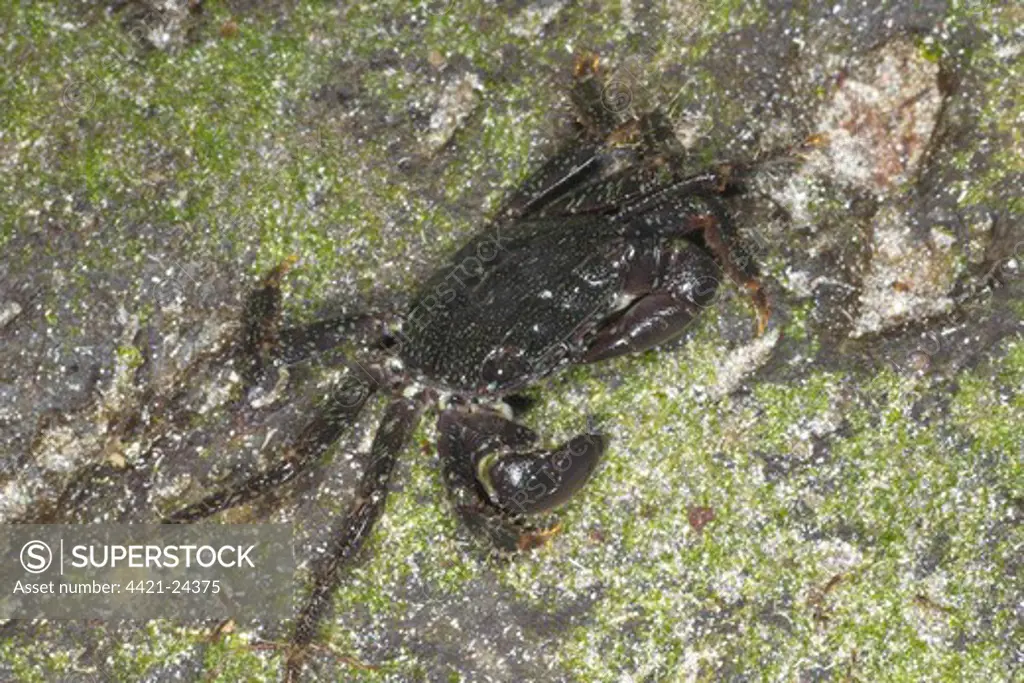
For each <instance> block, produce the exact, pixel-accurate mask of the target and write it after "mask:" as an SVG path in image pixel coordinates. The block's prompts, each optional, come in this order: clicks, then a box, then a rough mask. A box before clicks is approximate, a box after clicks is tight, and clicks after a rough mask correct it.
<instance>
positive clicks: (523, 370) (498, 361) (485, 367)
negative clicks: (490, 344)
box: [480, 346, 530, 386]
mask: <svg viewBox="0 0 1024 683" xmlns="http://www.w3.org/2000/svg"><path fill="white" fill-rule="evenodd" d="M529 374H530V362H529V361H528V360H527V359H526V354H525V352H524V351H523V350H522V349H520V348H519V347H517V346H503V347H501V348H497V349H494V350H493V351H491V352H490V353H489V354H488V355H487V358H485V359H484V362H483V363H482V364H481V365H480V378H481V379H482V380H483V381H485V382H487V383H488V384H497V385H499V386H500V385H503V384H508V383H509V382H511V381H513V380H516V379H519V378H521V377H526V376H528V375H529Z"/></svg>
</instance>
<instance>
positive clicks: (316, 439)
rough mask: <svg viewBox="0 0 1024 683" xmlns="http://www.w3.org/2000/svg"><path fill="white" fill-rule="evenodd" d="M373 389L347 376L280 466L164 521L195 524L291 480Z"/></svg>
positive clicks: (348, 424)
mask: <svg viewBox="0 0 1024 683" xmlns="http://www.w3.org/2000/svg"><path fill="white" fill-rule="evenodd" d="M376 388H377V384H376V383H375V382H372V381H370V382H367V381H361V380H358V379H356V378H355V377H354V376H353V375H350V376H349V377H348V378H347V381H346V382H345V383H344V384H343V385H342V386H341V387H340V388H339V389H337V390H336V391H335V392H334V393H333V394H331V396H330V397H329V398H328V399H327V402H326V405H325V407H324V409H323V410H322V411H321V412H320V414H319V415H317V416H316V417H315V418H313V420H311V421H310V422H309V424H307V425H306V427H305V428H304V429H303V430H302V433H301V434H299V437H298V438H297V439H296V441H295V443H294V444H292V445H291V446H290V447H289V448H288V451H287V453H286V454H285V457H284V458H283V459H282V460H281V461H280V462H279V463H277V464H276V465H274V466H273V467H271V468H269V469H267V470H265V471H263V472H259V473H258V474H255V475H253V476H252V477H249V479H247V480H246V481H244V482H242V484H241V485H239V486H237V487H235V488H225V489H221V490H219V491H217V492H215V493H212V494H210V495H209V496H207V497H206V498H204V499H203V500H201V501H199V502H197V503H193V504H192V505H189V506H187V507H184V508H182V509H180V510H177V511H176V512H172V513H171V514H170V515H168V516H167V517H165V518H164V522H165V523H168V524H187V523H190V522H195V521H198V520H200V519H204V518H206V517H209V516H210V515H214V514H216V513H218V512H220V511H221V510H227V509H228V508H232V507H236V506H238V505H243V504H245V503H248V502H249V501H251V500H253V499H255V498H258V497H259V496H261V495H263V494H264V493H266V492H268V491H271V490H273V489H274V488H276V487H278V486H280V485H282V484H285V483H287V482H289V481H291V480H292V479H294V478H295V477H297V476H298V475H300V474H301V473H302V472H304V471H306V470H307V469H308V468H309V466H310V465H312V464H313V463H314V462H316V461H317V459H318V458H319V457H320V456H321V455H323V454H324V452H326V451H327V449H328V448H330V446H331V444H333V443H334V442H335V441H337V440H338V439H339V438H340V437H341V435H342V434H344V433H345V432H346V431H347V430H348V429H349V428H350V427H351V426H352V424H353V423H354V422H355V420H356V418H357V417H358V415H359V413H360V412H361V411H362V409H363V406H364V405H365V404H366V401H367V399H368V398H369V397H370V396H371V395H372V394H373V392H374V391H375V390H376Z"/></svg>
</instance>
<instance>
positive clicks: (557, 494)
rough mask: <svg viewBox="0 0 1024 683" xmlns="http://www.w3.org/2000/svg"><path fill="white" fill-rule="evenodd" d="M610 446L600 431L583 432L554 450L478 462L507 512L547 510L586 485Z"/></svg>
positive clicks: (492, 494)
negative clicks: (606, 447) (598, 432)
mask: <svg viewBox="0 0 1024 683" xmlns="http://www.w3.org/2000/svg"><path fill="white" fill-rule="evenodd" d="M606 445H607V439H605V437H603V436H602V435H600V434H580V435H579V436H576V437H574V438H573V439H570V440H569V441H568V442H566V443H564V444H562V445H561V446H559V447H558V448H556V449H554V450H551V451H544V450H534V451H526V452H502V451H498V452H494V453H489V454H487V455H485V456H484V457H482V458H481V459H480V460H479V461H478V462H477V478H478V479H479V480H480V483H481V485H483V487H484V489H485V490H486V491H487V495H488V497H489V498H490V499H491V502H493V503H494V504H495V505H497V506H498V507H500V508H501V509H503V510H505V511H506V512H509V513H511V514H528V515H532V514H537V513H541V512H547V511H549V510H552V509H554V508H556V507H558V506H559V505H562V504H563V503H565V502H566V501H567V500H569V498H571V497H572V496H573V494H575V493H576V492H577V491H579V490H580V489H581V488H583V485H584V484H585V483H586V482H587V480H588V479H589V478H590V475H591V474H592V473H593V472H594V469H595V468H596V467H597V463H598V461H599V460H600V459H601V454H602V453H604V449H605V446H606Z"/></svg>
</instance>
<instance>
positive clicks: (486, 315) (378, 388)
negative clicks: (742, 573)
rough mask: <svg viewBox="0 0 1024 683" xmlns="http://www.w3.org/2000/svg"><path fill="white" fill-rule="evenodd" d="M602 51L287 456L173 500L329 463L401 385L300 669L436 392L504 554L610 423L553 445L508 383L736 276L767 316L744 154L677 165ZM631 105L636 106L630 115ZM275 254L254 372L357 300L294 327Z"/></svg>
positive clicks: (594, 460)
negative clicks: (549, 144) (516, 179)
mask: <svg viewBox="0 0 1024 683" xmlns="http://www.w3.org/2000/svg"><path fill="white" fill-rule="evenodd" d="M604 93H605V85H604V83H603V79H602V73H601V70H600V69H599V68H598V65H597V59H596V57H593V56H588V57H584V58H580V59H579V60H578V61H577V66H576V72H575V77H574V82H573V87H572V90H571V96H572V97H571V98H572V101H573V103H574V105H575V108H576V110H577V114H578V119H579V135H578V136H577V138H576V139H575V140H573V141H572V144H570V145H568V146H567V147H566V148H565V149H563V150H562V151H561V152H560V153H558V154H556V155H555V156H554V157H553V158H552V159H551V160H550V161H548V162H547V163H546V164H544V165H543V166H542V167H541V168H540V169H539V170H538V171H536V172H535V173H534V174H533V175H532V176H531V177H530V178H529V179H528V180H527V181H526V182H525V183H524V184H523V185H522V186H521V187H519V188H518V189H517V190H516V191H514V192H513V193H512V194H511V196H509V197H508V198H507V200H506V201H505V203H504V205H503V207H502V208H501V209H500V210H499V211H498V212H497V215H496V217H495V218H494V219H493V220H492V221H491V222H490V223H489V224H488V225H486V226H485V227H484V228H483V229H482V230H480V231H479V232H478V233H477V234H475V235H474V236H472V237H471V238H470V239H469V241H468V242H467V243H466V244H465V245H464V246H463V247H462V248H461V249H459V250H458V251H457V252H455V254H454V255H453V256H452V257H451V258H450V259H449V260H448V261H447V262H446V263H445V264H444V265H443V266H442V267H441V268H439V269H438V270H437V271H436V272H435V273H434V274H433V275H432V276H431V277H430V278H428V279H427V281H426V282H425V284H424V285H423V286H422V287H421V289H420V290H419V292H418V294H416V295H415V296H414V297H413V299H412V304H411V306H410V307H409V309H408V311H407V313H406V314H405V315H404V316H402V317H401V322H400V324H394V325H389V326H386V327H384V331H383V333H382V334H381V335H380V337H379V338H378V339H376V340H375V341H374V342H373V343H371V344H369V345H368V348H367V349H366V356H365V357H364V358H360V359H358V360H357V361H353V362H352V363H351V364H350V366H351V367H350V372H349V373H348V374H347V375H346V380H345V381H344V382H342V383H341V385H340V386H338V387H337V388H336V389H335V390H334V391H333V392H332V393H331V394H330V395H329V396H328V397H327V400H326V401H325V403H324V405H323V407H322V409H321V412H320V413H319V414H318V415H316V416H314V417H313V418H312V419H311V420H310V421H309V422H308V423H307V425H306V426H305V427H304V429H303V430H302V432H301V433H300V434H299V436H298V438H297V439H296V440H295V441H294V442H293V444H292V445H291V446H290V448H289V449H288V451H287V452H286V453H285V455H284V457H283V458H282V459H281V460H280V461H279V462H278V463H277V464H276V465H274V466H272V467H270V468H268V469H266V470H265V471H262V472H259V473H257V474H255V475H253V476H252V477H250V478H249V479H248V480H246V481H244V482H243V483H242V484H240V485H239V486H235V487H230V488H224V489H221V490H218V491H216V492H214V493H212V494H210V495H208V496H207V497H205V498H203V499H202V500H199V501H198V502H195V503H193V504H190V505H188V506H186V507H184V508H182V509H179V510H177V511H175V512H172V513H170V514H169V515H167V517H166V518H165V521H166V522H169V523H190V522H195V521H198V520H200V519H203V518H206V517H209V516H211V515H213V514H216V513H218V512H220V511H222V510H225V509H228V508H231V507H234V506H237V505H241V504H244V503H246V502H249V501H251V500H253V499H254V498H256V497H258V496H261V495H263V494H264V493H267V492H268V491H271V490H273V489H275V488H276V487H279V486H281V485H282V484H285V483H286V482H288V481H290V480H292V479H294V478H295V477H296V476H297V475H299V474H300V473H301V472H303V471H305V470H306V469H308V468H310V467H312V466H314V465H315V463H316V462H317V461H318V460H319V458H320V457H321V456H322V455H323V454H324V453H325V452H326V450H327V449H328V448H329V447H330V446H331V444H333V443H334V442H335V441H337V440H338V439H339V438H340V437H341V436H342V435H343V433H345V431H346V430H347V429H349V428H350V427H351V426H352V425H353V423H354V421H355V420H356V418H357V417H358V416H359V414H360V413H361V411H362V410H363V408H364V407H365V406H366V404H367V402H368V401H369V400H370V397H371V396H373V395H374V394H377V393H381V394H386V395H388V396H389V397H390V399H389V403H388V404H387V407H386V408H385V410H384V414H383V417H382V419H381V423H380V426H379V427H378V429H377V432H376V434H375V437H374V439H373V444H372V447H371V451H370V454H369V459H368V463H369V464H368V465H367V466H366V467H365V469H364V471H363V473H362V475H361V480H360V482H359V484H358V488H357V493H356V496H355V499H354V501H353V502H352V503H351V506H350V508H349V510H348V511H347V513H346V514H345V515H344V517H342V518H341V519H340V520H339V521H338V522H337V524H336V526H334V527H333V529H332V531H331V539H330V541H329V543H328V547H327V549H326V551H325V553H324V554H323V556H322V557H321V558H320V559H319V560H318V561H317V562H316V563H315V564H314V567H313V588H312V592H311V595H310V597H309V599H308V601H307V602H306V603H305V606H304V607H303V609H302V611H301V613H300V614H299V616H298V618H297V621H296V624H295V630H294V633H293V636H292V639H291V643H290V647H289V655H288V661H287V671H288V677H289V679H292V678H296V677H297V676H298V675H299V672H300V671H301V670H302V669H303V667H304V666H305V664H304V658H305V655H306V653H307V650H308V649H309V647H310V645H311V643H313V642H314V640H315V637H316V633H317V629H318V626H319V624H320V623H321V621H322V619H323V617H324V615H325V613H326V611H327V609H328V607H329V606H330V599H331V595H332V591H333V590H334V588H335V587H336V586H337V585H338V582H339V580H340V577H341V574H342V570H343V569H344V568H345V567H346V566H347V565H348V564H349V563H350V562H351V561H352V559H353V558H354V557H355V556H356V555H357V553H358V552H359V550H360V549H361V548H362V546H363V545H364V544H365V541H366V539H367V538H368V536H369V534H370V531H371V529H372V528H373V525H374V522H375V521H376V520H377V519H378V518H379V517H380V515H381V513H382V511H383V509H384V503H385V499H386V497H387V494H388V483H389V479H390V477H391V474H392V472H393V470H394V467H395V462H396V459H397V458H398V457H399V455H400V454H401V452H402V451H403V450H404V449H405V447H406V445H407V444H408V442H409V441H410V438H411V436H412V434H413V432H414V430H415V429H416V428H417V425H418V424H419V422H420V418H421V416H422V415H423V413H424V412H425V411H426V410H428V409H429V408H431V407H433V409H434V410H435V411H436V413H437V432H438V434H439V444H438V452H439V456H440V460H441V463H442V468H443V478H444V482H445V484H446V486H447V488H448V494H449V498H450V500H451V504H452V507H453V509H454V511H455V513H456V514H457V515H458V517H459V518H460V519H461V520H462V522H463V523H464V524H465V526H466V527H467V528H468V529H469V530H470V531H471V532H472V533H473V534H474V535H475V536H476V537H478V538H481V539H483V540H484V541H485V542H486V544H487V545H488V546H489V547H491V548H493V549H495V550H496V551H498V552H502V553H516V552H520V551H527V550H529V549H531V548H535V547H537V546H539V545H542V544H544V543H545V542H547V540H548V539H549V538H550V537H551V536H552V534H553V533H554V532H555V531H556V530H557V526H550V525H549V526H543V525H537V524H535V523H532V522H531V519H536V518H537V517H536V516H537V515H539V514H541V513H548V512H550V511H551V510H553V509H555V508H557V507H559V506H560V505H562V504H563V503H565V502H566V501H567V500H569V499H570V498H571V497H572V496H574V495H575V494H576V493H578V492H579V491H580V490H581V489H582V488H583V487H584V485H585V484H586V482H587V481H588V480H589V479H590V478H591V477H592V476H593V474H594V471H595V469H596V468H597V466H598V464H599V462H600V461H601V458H602V455H603V454H604V452H605V450H606V448H607V446H608V439H607V438H606V437H605V436H604V435H603V434H601V433H600V431H599V430H598V429H597V428H596V427H595V426H594V425H593V423H592V422H591V421H589V420H588V426H587V428H586V429H585V430H584V431H583V432H582V433H580V434H579V435H577V436H575V437H573V438H571V439H569V440H568V441H566V442H565V443H562V444H561V445H557V446H555V447H554V448H551V449H545V448H543V447H541V446H540V445H539V439H538V436H537V434H536V433H535V432H534V431H533V430H532V429H530V428H529V427H527V426H525V425H524V424H521V423H520V422H518V421H516V416H515V414H514V413H513V411H511V409H510V408H509V407H508V403H506V402H505V401H506V400H507V399H510V397H515V396H518V395H519V392H521V391H522V390H524V389H525V388H527V387H529V386H530V385H533V384H535V383H536V382H538V381H539V380H541V379H542V378H545V377H548V376H550V375H552V374H553V373H555V372H557V371H559V370H561V369H563V368H565V367H567V366H571V365H575V364H585V363H596V362H599V361H603V360H607V359H610V358H615V357H618V356H622V355H625V354H634V353H640V352H643V351H646V350H648V349H653V348H655V347H657V346H659V345H662V344H664V343H665V342H667V341H670V340H672V339H674V338H676V337H678V336H679V335H680V333H681V332H682V331H683V329H684V328H685V327H686V326H687V325H688V324H689V323H690V321H691V320H693V319H694V318H695V317H696V316H697V315H698V314H699V313H700V311H701V310H702V308H704V307H705V306H707V305H708V304H709V303H710V302H711V301H712V299H713V297H714V296H715V293H716V290H717V288H718V286H719V283H720V281H722V280H724V279H726V278H728V279H731V280H732V281H734V282H735V283H737V284H738V285H740V286H741V287H743V288H745V289H746V290H747V291H748V292H749V294H750V296H751V298H752V300H753V304H754V307H755V309H756V311H757V320H758V331H759V332H761V331H763V330H764V327H765V325H766V324H767V321H768V316H769V306H768V301H767V298H766V296H765V294H764V291H763V289H762V286H761V284H760V282H759V281H758V279H757V272H756V266H755V265H754V263H753V262H752V260H750V259H740V258H737V256H736V249H735V248H734V246H735V242H736V238H735V230H734V228H733V225H732V222H731V221H730V218H729V214H728V212H727V211H726V208H725V204H726V199H727V197H728V196H729V195H730V194H731V193H732V192H734V191H735V190H737V188H738V186H739V178H740V176H741V175H742V174H741V173H737V171H736V168H735V167H733V168H731V169H730V168H726V167H723V168H719V169H714V170H710V171H707V172H704V173H698V174H683V173H680V171H679V168H680V167H681V166H682V163H681V156H680V154H681V153H680V150H679V149H678V148H677V147H676V144H677V143H675V142H674V141H675V138H674V136H673V135H672V133H671V129H670V127H669V126H668V125H667V123H666V120H665V119H664V117H663V116H662V115H661V114H660V113H659V112H652V113H649V114H644V115H642V116H637V117H620V116H618V115H617V114H616V112H614V111H612V110H611V108H609V107H608V106H606V103H605V102H604V101H603V97H602V96H603V94H604ZM622 118H625V120H622ZM291 266H292V263H291V261H286V262H284V263H282V264H281V265H279V266H278V267H277V268H275V269H273V270H272V271H271V272H270V273H269V274H268V275H267V276H266V277H265V278H264V279H263V281H262V283H261V285H260V286H259V287H258V288H257V289H256V290H255V291H254V292H253V293H252V294H251V295H250V297H249V301H248V303H247V305H246V309H245V313H244V316H243V319H244V330H245V333H244V335H245V336H244V340H243V348H244V349H245V351H246V353H245V357H246V358H247V365H246V367H245V371H244V373H243V374H244V376H245V379H246V382H247V383H249V384H251V385H256V384H259V383H260V382H261V381H262V380H263V379H265V378H266V377H267V376H268V372H269V371H270V370H271V369H272V368H273V367H274V366H275V365H277V364H281V363H285V364H287V363H295V362H299V361H302V360H305V359H307V358H309V357H311V356H313V355H315V354H317V353H319V352H322V351H324V350H326V349H329V348H331V347H332V346H336V345H337V344H338V343H339V342H340V341H341V339H342V338H343V337H344V336H345V335H346V334H349V333H350V332H351V331H352V330H353V329H354V323H353V320H354V319H338V320H326V321H320V322H316V323H313V324H311V325H306V326H300V327H294V328H287V329H280V326H279V322H278V319H279V317H280V313H279V311H280V300H281V285H282V280H283V278H284V277H285V274H286V272H287V271H288V269H289V268H290V267H291Z"/></svg>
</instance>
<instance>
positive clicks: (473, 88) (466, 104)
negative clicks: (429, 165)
mask: <svg viewBox="0 0 1024 683" xmlns="http://www.w3.org/2000/svg"><path fill="white" fill-rule="evenodd" d="M482 88H483V85H482V84H481V83H480V79H479V78H477V76H476V75H475V74H463V75H462V76H461V77H459V78H457V79H455V80H453V81H450V82H449V83H448V84H447V85H446V86H445V88H444V92H442V93H441V100H440V102H439V103H438V105H437V109H435V110H434V113H433V114H431V116H430V133H429V134H428V135H427V140H426V145H425V150H424V152H425V153H426V154H428V155H430V154H434V153H436V152H438V151H439V150H440V149H441V148H442V147H444V146H445V145H446V144H448V141H449V140H451V139H452V136H453V135H455V131H456V130H458V128H459V126H460V125H462V122H463V121H465V120H466V117H468V116H469V115H470V114H471V113H472V111H473V109H474V108H475V107H476V105H477V102H478V101H479V99H480V91H481V89H482Z"/></svg>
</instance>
